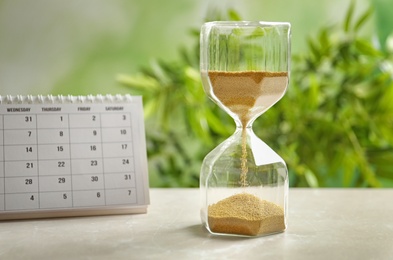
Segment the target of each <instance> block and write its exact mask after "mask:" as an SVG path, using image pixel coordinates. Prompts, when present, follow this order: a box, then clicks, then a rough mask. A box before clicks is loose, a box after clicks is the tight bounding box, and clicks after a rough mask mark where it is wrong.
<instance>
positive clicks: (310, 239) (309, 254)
mask: <svg viewBox="0 0 393 260" xmlns="http://www.w3.org/2000/svg"><path fill="white" fill-rule="evenodd" d="M150 196H151V205H150V206H149V208H148V213H147V214H139V215H117V216H96V217H77V218H62V219H44V220H23V221H3V222H0V259H2V260H6V259H246V260H248V259H393V189H290V192H289V216H288V222H289V223H288V229H287V230H286V231H285V232H284V233H280V234H276V235H271V236H266V237H258V238H236V237H225V236H213V235H210V234H209V233H208V232H207V231H206V230H205V229H204V228H203V227H202V226H201V223H200V218H199V190H198V189H151V190H150Z"/></svg>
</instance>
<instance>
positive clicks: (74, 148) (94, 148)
mask: <svg viewBox="0 0 393 260" xmlns="http://www.w3.org/2000/svg"><path fill="white" fill-rule="evenodd" d="M148 204H149V191H148V173H147V158H146V143H145V129H144V121H143V107H142V98H141V97H139V96H129V95H126V96H119V95H118V96H86V97H85V96H79V97H74V96H69V97H61V96H60V97H59V96H57V97H52V96H45V97H44V96H36V97H35V96H27V97H26V96H16V97H12V96H7V97H1V96H0V220H4V219H20V218H40V217H63V216H81V215H103V214H126V213H145V212H146V210H147V205H148Z"/></svg>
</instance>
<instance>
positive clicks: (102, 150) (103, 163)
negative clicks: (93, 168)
mask: <svg viewBox="0 0 393 260" xmlns="http://www.w3.org/2000/svg"><path fill="white" fill-rule="evenodd" d="M99 115H100V117H99V118H100V130H101V133H100V140H101V146H102V119H101V113H100V114H99ZM101 159H102V175H103V179H104V203H105V205H106V189H105V170H104V169H105V162H104V148H103V146H102V149H101Z"/></svg>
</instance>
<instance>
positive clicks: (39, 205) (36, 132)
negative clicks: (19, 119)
mask: <svg viewBox="0 0 393 260" xmlns="http://www.w3.org/2000/svg"><path fill="white" fill-rule="evenodd" d="M37 121H38V118H37V115H35V122H34V123H35V129H36V131H35V141H36V144H37V155H36V158H37V165H36V167H37V180H39V175H40V166H39V163H38V162H39V161H40V155H39V152H38V151H39V148H38V146H39V143H38V127H37ZM37 191H38V195H37V197H38V208H41V199H40V198H41V195H40V182H39V181H38V182H37ZM32 196H33V195H32ZM32 198H33V197H32ZM33 200H34V199H33Z"/></svg>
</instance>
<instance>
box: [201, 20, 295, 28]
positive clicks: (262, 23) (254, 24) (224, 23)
mask: <svg viewBox="0 0 393 260" xmlns="http://www.w3.org/2000/svg"><path fill="white" fill-rule="evenodd" d="M203 26H206V27H214V26H220V27H240V26H241V27H272V26H275V27H277V26H278V27H287V28H290V27H291V23H289V22H270V21H211V22H206V23H204V24H203Z"/></svg>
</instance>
